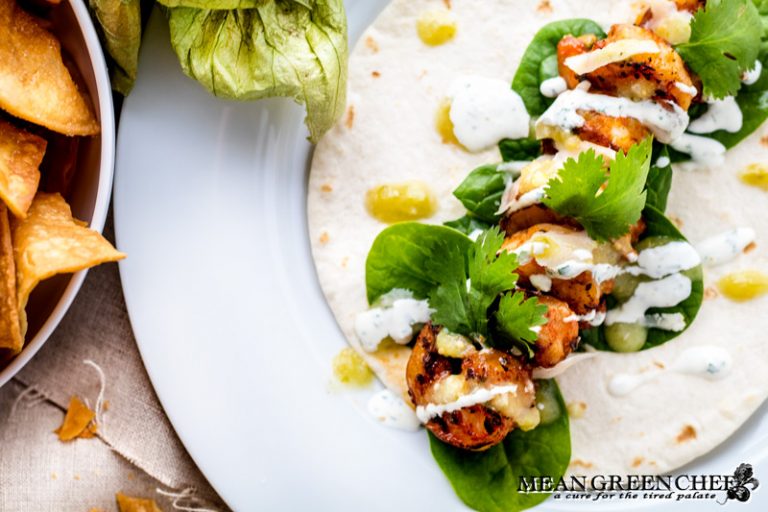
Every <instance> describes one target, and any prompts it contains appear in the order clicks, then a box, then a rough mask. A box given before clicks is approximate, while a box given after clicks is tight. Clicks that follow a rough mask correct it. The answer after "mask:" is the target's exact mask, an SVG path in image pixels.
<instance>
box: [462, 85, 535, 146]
mask: <svg viewBox="0 0 768 512" xmlns="http://www.w3.org/2000/svg"><path fill="white" fill-rule="evenodd" d="M450 95H451V96H452V98H453V100H452V102H451V111H450V118H451V122H452V123H453V133H454V134H455V135H456V138H457V139H458V140H459V142H460V143H461V144H462V145H463V146H464V147H465V148H467V149H468V150H469V151H472V152H477V151H482V150H484V149H487V148H489V147H491V146H493V145H495V144H496V143H498V142H499V141H500V140H501V139H505V138H510V139H519V138H522V137H526V136H528V132H529V130H530V119H531V118H530V116H529V115H528V111H527V110H526V109H525V104H524V103H523V100H522V99H521V98H520V96H519V95H518V94H517V93H516V92H515V91H513V90H512V89H511V88H510V87H509V83H507V82H506V81H504V80H497V79H491V78H483V77H479V76H468V77H465V78H461V79H459V80H457V81H456V82H454V83H453V85H452V86H451V88H450Z"/></svg>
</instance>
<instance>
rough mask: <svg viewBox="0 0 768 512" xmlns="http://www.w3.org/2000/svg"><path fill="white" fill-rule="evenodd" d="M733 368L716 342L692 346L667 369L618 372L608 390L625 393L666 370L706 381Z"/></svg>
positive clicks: (726, 373) (728, 353)
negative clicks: (714, 343)
mask: <svg viewBox="0 0 768 512" xmlns="http://www.w3.org/2000/svg"><path fill="white" fill-rule="evenodd" d="M732 368H733V358H732V357H731V354H730V352H728V351H727V350H726V349H724V348H722V347H718V346H715V345H700V346H697V347H691V348H688V349H686V350H684V351H683V352H681V353H680V355H679V356H678V357H677V359H675V361H674V362H673V363H672V364H671V365H670V366H669V368H667V369H663V370H661V369H658V370H648V371H645V372H641V373H634V374H633V373H617V374H616V375H614V376H613V377H611V378H610V379H609V381H608V392H609V393H610V394H612V395H613V396H617V397H621V396H627V395H629V394H630V393H632V392H633V391H634V390H636V389H637V388H638V387H640V386H642V385H643V384H645V383H646V382H650V381H652V380H653V379H655V378H657V377H658V376H659V375H661V374H662V373H664V372H666V371H672V372H675V373H680V374H684V375H692V376H695V377H700V378H703V379H706V380H720V379H723V378H725V377H727V376H728V375H729V374H730V373H731V369H732Z"/></svg>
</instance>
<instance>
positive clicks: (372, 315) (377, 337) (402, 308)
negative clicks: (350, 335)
mask: <svg viewBox="0 0 768 512" xmlns="http://www.w3.org/2000/svg"><path fill="white" fill-rule="evenodd" d="M433 312H434V310H432V309H430V307H429V302H427V301H426V300H416V299H414V298H412V295H411V294H410V292H408V291H406V290H399V289H395V290H392V291H391V292H389V293H387V294H386V295H384V296H383V297H382V299H381V306H379V307H375V308H371V309H369V310H368V311H363V312H362V313H358V315H357V317H355V334H357V337H358V339H359V340H360V344H361V345H362V347H363V348H364V349H365V350H366V351H368V352H373V351H375V350H376V349H377V348H378V346H379V343H381V341H382V340H384V339H385V338H387V337H390V338H392V340H393V341H394V342H395V343H399V344H401V345H405V344H407V343H408V342H410V341H411V339H412V338H413V334H414V331H415V329H417V328H418V327H419V326H420V325H422V324H425V323H427V322H429V319H430V317H431V315H432V313H433Z"/></svg>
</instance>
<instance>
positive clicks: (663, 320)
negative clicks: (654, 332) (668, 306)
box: [641, 313, 685, 332]
mask: <svg viewBox="0 0 768 512" xmlns="http://www.w3.org/2000/svg"><path fill="white" fill-rule="evenodd" d="M641 324H642V325H643V326H645V327H648V328H651V329H661V330H663V331H674V332H680V331H683V330H685V317H684V316H683V315H682V314H681V313H654V314H652V315H645V317H644V318H643V321H642V322H641Z"/></svg>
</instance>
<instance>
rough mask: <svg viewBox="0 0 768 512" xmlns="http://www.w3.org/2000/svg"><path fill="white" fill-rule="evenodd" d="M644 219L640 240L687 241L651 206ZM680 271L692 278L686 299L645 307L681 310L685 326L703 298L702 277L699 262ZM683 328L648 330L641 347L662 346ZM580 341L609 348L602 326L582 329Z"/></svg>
mask: <svg viewBox="0 0 768 512" xmlns="http://www.w3.org/2000/svg"><path fill="white" fill-rule="evenodd" d="M643 220H645V223H646V230H645V232H644V233H643V237H642V239H645V238H650V237H666V238H668V239H671V240H680V241H686V239H685V237H684V236H683V234H682V233H680V231H679V230H678V229H677V228H676V227H675V225H674V224H672V222H671V221H670V220H669V219H668V218H667V217H666V216H664V214H663V213H661V212H660V211H659V210H657V209H656V208H654V207H653V206H650V205H649V206H646V207H645V210H643ZM683 274H685V275H686V276H687V277H688V278H689V279H690V280H691V285H692V286H691V294H690V295H689V296H688V298H687V299H685V300H684V301H683V302H681V303H680V304H678V305H676V306H672V307H668V308H651V309H649V310H648V313H649V314H654V313H680V314H681V315H683V318H684V319H685V328H686V329H687V328H688V327H689V326H690V325H691V324H692V323H693V320H694V319H695V318H696V315H697V314H698V312H699V309H700V308H701V301H702V299H703V298H704V280H703V273H702V269H701V265H699V266H696V267H694V268H692V269H690V270H686V271H685V272H683ZM608 299H611V297H610V296H608ZM613 305H615V301H609V302H608V308H609V309H610V308H611V307H612V306H613ZM684 331H685V329H683V331H679V332H675V331H665V330H662V329H649V330H648V339H647V340H646V342H645V345H643V347H642V348H641V349H640V350H646V349H649V348H653V347H656V346H658V345H662V344H664V343H666V342H668V341H669V340H671V339H673V338H676V337H677V336H679V335H680V334H681V333H682V332H684ZM581 341H582V345H583V344H589V345H592V346H593V347H595V348H597V349H599V350H607V351H610V350H611V348H610V347H609V346H608V343H607V342H606V340H605V333H604V331H603V326H600V327H597V328H592V329H586V330H583V331H582V332H581Z"/></svg>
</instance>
